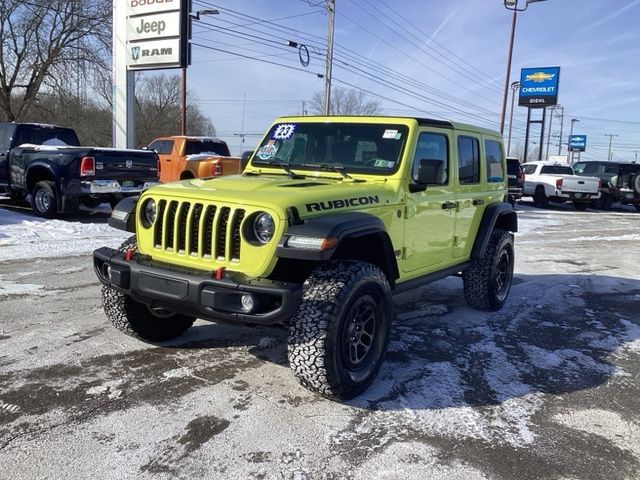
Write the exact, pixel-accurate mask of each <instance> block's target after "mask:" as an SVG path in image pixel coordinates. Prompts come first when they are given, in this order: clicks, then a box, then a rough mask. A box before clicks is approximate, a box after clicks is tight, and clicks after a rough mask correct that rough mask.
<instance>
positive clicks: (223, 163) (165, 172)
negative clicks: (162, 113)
mask: <svg viewBox="0 0 640 480" xmlns="http://www.w3.org/2000/svg"><path fill="white" fill-rule="evenodd" d="M147 148H148V149H149V150H154V151H155V152H156V153H157V154H158V156H159V157H160V175H159V176H160V181H161V182H175V181H178V180H186V179H189V178H207V177H219V176H221V175H235V174H238V173H240V172H241V171H242V170H241V168H240V160H241V159H240V157H232V156H231V152H230V151H229V147H228V146H227V143H226V142H225V141H224V140H220V139H218V138H212V137H189V136H183V135H174V136H171V137H162V138H157V139H155V140H154V141H153V142H151V143H150V144H149V146H148V147H147Z"/></svg>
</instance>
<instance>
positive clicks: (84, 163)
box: [80, 157, 96, 177]
mask: <svg viewBox="0 0 640 480" xmlns="http://www.w3.org/2000/svg"><path fill="white" fill-rule="evenodd" d="M95 174H96V160H95V158H93V157H82V160H80V176H82V177H87V176H89V175H95Z"/></svg>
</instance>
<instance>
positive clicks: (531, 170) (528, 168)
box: [522, 165, 537, 175]
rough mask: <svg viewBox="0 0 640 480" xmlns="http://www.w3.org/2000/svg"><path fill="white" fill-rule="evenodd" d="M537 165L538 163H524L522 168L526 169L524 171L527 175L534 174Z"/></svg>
mask: <svg viewBox="0 0 640 480" xmlns="http://www.w3.org/2000/svg"><path fill="white" fill-rule="evenodd" d="M536 167H537V165H523V166H522V170H524V173H526V174H527V175H533V174H534V173H536Z"/></svg>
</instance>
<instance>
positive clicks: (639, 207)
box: [633, 203, 640, 212]
mask: <svg viewBox="0 0 640 480" xmlns="http://www.w3.org/2000/svg"><path fill="white" fill-rule="evenodd" d="M633 206H634V207H636V210H637V211H639V212H640V203H634V204H633Z"/></svg>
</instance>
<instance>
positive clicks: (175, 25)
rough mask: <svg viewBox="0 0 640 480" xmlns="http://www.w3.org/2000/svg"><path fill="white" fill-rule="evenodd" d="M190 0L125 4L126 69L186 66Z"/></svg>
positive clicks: (128, 1)
mask: <svg viewBox="0 0 640 480" xmlns="http://www.w3.org/2000/svg"><path fill="white" fill-rule="evenodd" d="M189 3H190V2H189V0H126V5H127V8H126V12H127V22H126V44H127V48H126V50H127V69H128V70H152V69H159V68H180V67H186V66H187V56H188V55H187V53H188V48H187V44H188V41H189V39H188V25H189V22H188V20H189Z"/></svg>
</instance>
